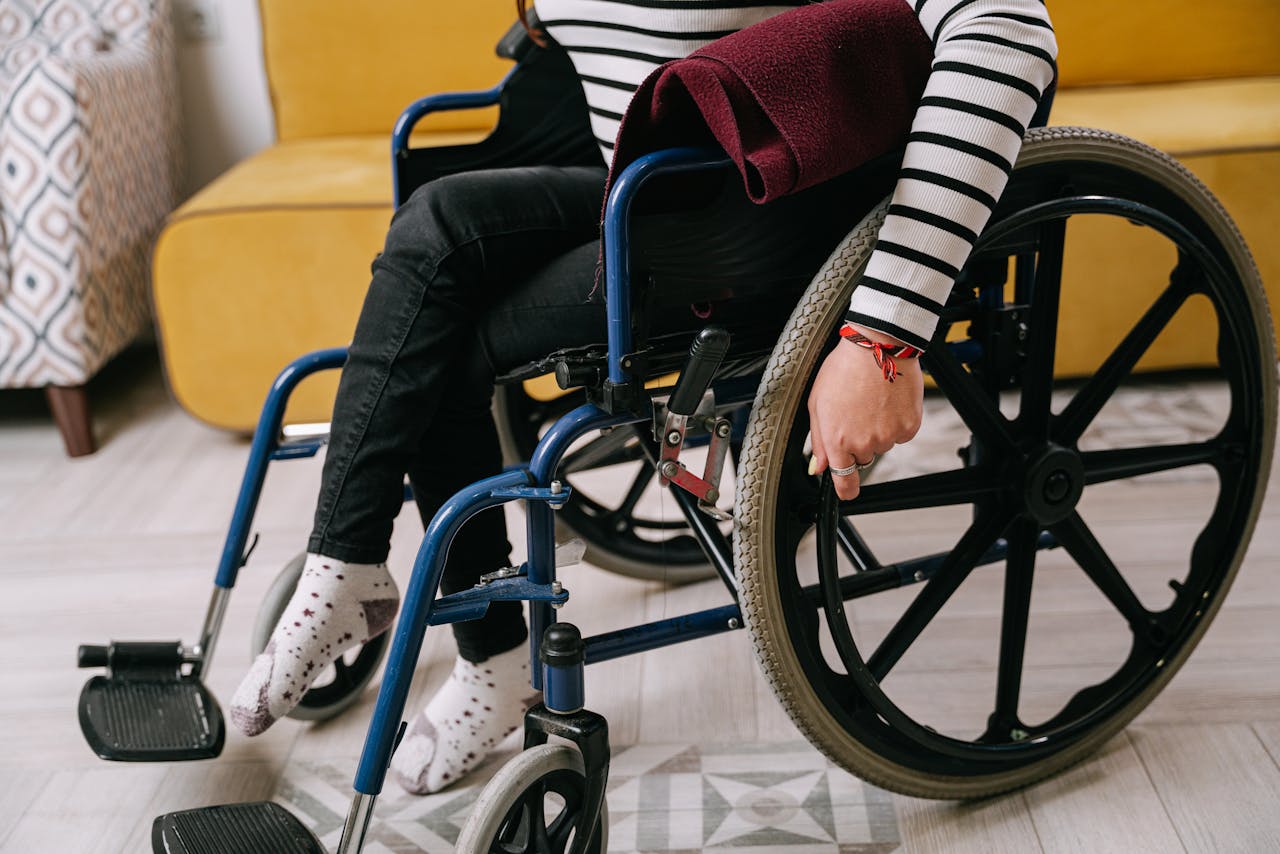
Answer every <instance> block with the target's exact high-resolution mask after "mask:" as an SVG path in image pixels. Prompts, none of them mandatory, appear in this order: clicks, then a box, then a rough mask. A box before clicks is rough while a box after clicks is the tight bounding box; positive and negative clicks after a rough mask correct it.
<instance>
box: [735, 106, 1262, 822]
mask: <svg viewBox="0 0 1280 854" xmlns="http://www.w3.org/2000/svg"><path fill="white" fill-rule="evenodd" d="M1064 157H1073V158H1079V159H1093V160H1103V161H1106V162H1109V163H1115V164H1119V165H1123V166H1125V167H1127V168H1130V169H1133V170H1135V171H1137V172H1140V173H1143V174H1145V175H1147V176H1149V177H1152V178H1155V179H1157V180H1159V181H1160V182H1161V183H1162V184H1164V185H1165V186H1168V187H1176V189H1177V191H1178V194H1179V195H1180V196H1182V197H1183V199H1184V200H1185V201H1186V202H1188V203H1189V204H1190V205H1191V206H1192V207H1193V209H1194V210H1195V211H1196V213H1197V214H1198V215H1199V216H1200V217H1202V218H1203V219H1204V220H1205V221H1206V222H1208V223H1211V224H1212V227H1213V230H1214V232H1215V234H1216V235H1217V237H1218V238H1219V239H1220V240H1221V241H1222V243H1223V245H1224V246H1226V247H1227V248H1228V249H1229V251H1230V253H1231V256H1232V260H1233V261H1234V267H1235V270H1234V272H1235V273H1236V275H1237V276H1238V277H1239V279H1240V281H1241V283H1242V284H1243V286H1244V288H1245V290H1246V293H1247V296H1248V299H1249V301H1250V303H1251V305H1252V309H1253V320H1254V323H1255V324H1256V326H1257V335H1258V340H1259V341H1260V342H1263V344H1264V345H1265V343H1266V342H1271V349H1270V353H1269V354H1268V353H1264V356H1263V362H1264V363H1263V364H1262V365H1261V369H1262V379H1263V388H1264V394H1265V396H1266V400H1265V401H1264V412H1265V413H1266V414H1265V416H1264V418H1265V419H1266V422H1265V430H1264V432H1265V434H1266V438H1265V439H1264V441H1265V443H1266V447H1264V448H1263V454H1262V457H1261V459H1262V461H1263V466H1262V471H1261V473H1260V477H1259V483H1260V484H1261V485H1262V486H1261V487H1260V488H1259V489H1258V490H1257V492H1256V494H1255V496H1254V500H1253V505H1252V507H1251V509H1250V512H1249V521H1248V525H1247V527H1246V532H1245V533H1246V536H1245V537H1244V539H1243V541H1242V542H1243V543H1247V542H1248V541H1249V538H1250V537H1251V536H1252V534H1253V530H1254V528H1255V526H1256V524H1257V519H1258V513H1259V511H1260V510H1261V507H1262V501H1263V498H1264V496H1265V494H1266V489H1265V484H1266V483H1267V477H1268V473H1269V471H1270V467H1271V458H1272V453H1273V451H1274V446H1275V430H1276V407H1277V400H1276V381H1277V380H1276V361H1275V353H1276V349H1275V336H1274V330H1273V327H1272V323H1271V315H1270V311H1269V310H1268V308H1267V303H1266V296H1265V292H1264V291H1263V288H1262V283H1261V281H1260V278H1259V276H1258V271H1257V268H1256V267H1255V265H1254V262H1253V259H1252V257H1251V256H1250V255H1249V252H1248V249H1247V247H1246V246H1245V244H1244V240H1243V238H1241V236H1240V233H1239V231H1238V230H1237V228H1236V226H1235V224H1234V223H1233V222H1232V220H1231V218H1230V216H1228V214H1227V213H1226V211H1225V210H1223V208H1222V205H1221V204H1220V203H1219V202H1218V200H1217V199H1216V198H1215V197H1214V196H1213V195H1212V194H1211V193H1210V192H1209V190H1208V189H1207V188H1206V187H1205V186H1204V185H1203V184H1202V183H1200V181H1199V180H1198V179H1197V178H1195V176H1193V175H1192V174H1191V173H1190V172H1189V171H1188V170H1187V169H1186V167H1184V166H1182V165H1181V164H1179V163H1177V162H1176V161H1175V160H1173V158H1171V157H1169V156H1168V155H1166V154H1163V153H1162V152H1159V151H1157V150H1155V149H1153V148H1151V147H1149V146H1147V145H1144V144H1142V143H1140V142H1137V141H1135V140H1132V139H1129V138H1128V137H1124V136H1121V135H1119V134H1115V133H1111V132H1108V131H1101V130H1094V129H1091V128H1075V127H1051V128H1040V129H1036V130H1032V131H1030V132H1029V133H1028V134H1027V138H1026V143H1025V145H1024V147H1023V150H1022V153H1021V155H1020V156H1019V158H1018V167H1024V166H1031V165H1036V164H1039V163H1045V162H1049V161H1053V160H1057V159H1061V158H1064ZM887 207H888V200H887V199H886V200H885V201H884V202H882V203H881V204H880V205H879V206H878V207H877V208H876V209H875V210H873V211H872V212H871V213H870V214H868V215H867V217H866V218H865V219H863V221H862V222H861V223H859V225H858V227H857V228H855V229H854V230H853V232H851V233H850V234H849V235H848V237H846V238H845V240H844V241H843V242H842V243H841V244H840V246H839V247H837V249H836V250H835V252H834V253H832V255H831V257H830V258H829V259H828V261H827V263H826V264H825V266H824V267H823V268H822V270H821V271H820V272H819V273H818V275H817V276H816V277H815V279H814V281H813V283H812V284H811V285H810V286H809V289H808V290H807V291H806V292H805V294H804V296H803V298H802V299H801V301H800V304H799V305H798V306H797V307H796V310H795V311H794V312H793V314H792V316H791V319H790V320H789V321H788V324H787V327H786V329H785V330H784V331H783V334H782V337H781V339H780V341H779V344H778V346H777V348H776V349H775V350H774V353H773V355H772V357H771V358H770V360H769V363H768V365H767V366H766V368H765V375H764V378H763V380H762V381H761V383H760V390H759V392H758V393H757V396H756V401H755V405H754V406H753V408H752V411H751V419H750V421H749V423H748V425H747V433H746V438H745V441H744V444H743V450H742V461H741V464H740V466H739V481H738V493H737V496H736V500H735V511H736V512H735V517H736V518H737V519H738V526H737V529H736V533H737V536H736V537H735V539H734V562H735V565H736V568H737V572H738V578H739V579H740V584H741V595H742V613H743V617H744V622H745V625H746V628H747V631H748V633H749V635H750V637H751V643H752V647H753V649H754V652H755V656H756V660H757V661H758V662H759V664H760V667H761V668H762V669H763V670H764V674H765V677H766V678H767V680H768V682H769V685H770V687H771V688H772V689H773V692H774V694H775V695H776V696H777V697H778V699H779V701H780V702H781V703H782V705H783V707H784V708H785V710H786V712H787V714H788V715H789V716H790V717H791V720H792V721H793V722H794V723H795V725H796V727H797V728H798V729H799V730H800V731H801V732H802V733H803V734H804V736H805V737H806V738H807V739H808V740H809V741H810V742H811V743H812V744H813V745H814V746H815V747H817V748H818V749H819V750H820V751H821V752H822V753H824V754H825V755H826V756H827V757H828V758H829V759H831V760H832V761H833V762H835V763H836V764H838V765H840V766H841V767H843V768H845V769H847V770H848V771H850V772H852V773H853V774H856V775H857V776H859V777H861V778H863V779H864V780H867V781H868V782H871V783H873V784H875V785H877V786H879V787H881V788H884V789H888V790H890V791H894V792H899V793H901V794H905V795H912V796H915V797H922V798H938V799H966V798H978V797H986V796H989V795H994V794H998V793H1001V792H1005V791H1009V790H1011V789H1016V788H1021V787H1023V786H1027V785H1029V784H1031V783H1034V782H1036V781H1037V780H1040V779H1043V778H1045V777H1048V776H1050V775H1052V774H1055V773H1057V772H1059V771H1061V770H1063V769H1065V768H1068V767H1070V766H1071V765H1074V764H1075V763H1077V762H1079V761H1080V760H1082V759H1084V758H1085V757H1087V756H1088V755H1089V754H1091V753H1093V752H1094V751H1096V750H1097V749H1098V748H1099V747H1101V746H1102V745H1103V744H1104V743H1106V742H1107V741H1108V740H1109V739H1110V738H1111V737H1112V736H1114V735H1115V734H1116V733H1118V732H1119V731H1120V730H1121V729H1123V728H1124V727H1125V726H1126V725H1127V724H1128V723H1129V722H1130V721H1131V720H1133V718H1134V717H1135V716H1136V715H1137V714H1138V713H1139V712H1141V711H1142V709H1143V708H1145V707H1146V706H1147V704H1148V703H1150V702H1151V700H1153V699H1154V698H1155V696H1156V695H1157V694H1158V693H1159V692H1160V691H1161V689H1163V688H1164V686H1165V685H1166V684H1167V683H1168V682H1169V680H1170V679H1172V678H1173V676H1174V674H1175V673H1177V672H1178V668H1179V667H1181V666H1182V664H1183V663H1184V662H1185V661H1186V659H1187V657H1188V656H1189V655H1190V654H1191V651H1192V650H1193V649H1194V648H1195V646H1196V644H1197V643H1198V642H1199V640H1200V638H1201V636H1202V635H1203V634H1204V632H1205V630H1206V629H1207V628H1208V627H1209V625H1210V623H1211V622H1212V619H1213V616H1214V613H1215V612H1216V611H1217V609H1218V607H1219V605H1220V604H1221V602H1222V599H1223V598H1225V596H1226V593H1227V591H1228V590H1229V588H1230V585H1231V581H1232V580H1233V579H1234V577H1235V574H1236V572H1237V571H1238V570H1239V567H1240V563H1241V561H1242V559H1243V557H1244V552H1245V549H1244V548H1243V547H1242V548H1240V550H1239V551H1238V552H1237V554H1236V556H1235V559H1234V561H1233V563H1232V565H1231V567H1230V568H1229V570H1228V573H1227V576H1226V580H1225V582H1224V585H1223V588H1222V594H1221V595H1219V596H1217V597H1216V598H1215V599H1214V600H1213V601H1212V602H1211V603H1210V606H1209V612H1208V614H1207V618H1206V619H1203V620H1202V621H1200V624H1199V626H1198V630H1197V631H1196V632H1195V633H1194V634H1193V635H1192V636H1191V637H1190V638H1189V639H1188V640H1187V642H1186V643H1185V644H1184V645H1183V647H1182V648H1181V649H1180V650H1179V651H1178V653H1177V654H1176V655H1175V656H1174V657H1172V658H1170V659H1169V662H1168V664H1167V666H1166V667H1165V668H1164V671H1163V673H1162V674H1161V675H1160V676H1158V677H1157V678H1156V679H1154V680H1153V681H1152V682H1151V684H1150V685H1149V686H1148V687H1147V689H1146V690H1144V691H1143V692H1142V693H1140V694H1139V695H1138V696H1136V697H1135V698H1134V699H1133V701H1132V702H1131V703H1130V704H1129V705H1128V706H1127V707H1125V708H1124V709H1123V710H1121V711H1120V712H1117V713H1116V714H1115V715H1114V716H1113V717H1111V718H1110V719H1108V720H1107V721H1105V722H1104V723H1103V724H1101V725H1100V726H1099V727H1098V728H1097V729H1096V730H1095V731H1093V732H1091V733H1089V734H1088V735H1086V736H1084V737H1083V738H1081V739H1080V741H1079V742H1077V743H1076V744H1074V745H1070V746H1069V747H1066V748H1064V749H1063V750H1062V751H1061V752H1060V753H1055V754H1053V755H1051V756H1048V757H1046V758H1045V759H1044V760H1042V761H1041V762H1038V763H1032V764H1030V765H1027V766H1024V767H1022V768H1018V769H1014V770H1012V771H1008V772H1004V773H998V774H992V775H989V776H984V777H980V778H974V777H963V776H944V775H933V774H926V773H924V772H920V771H916V770H913V769H910V768H906V767H904V766H902V765H899V764H897V763H893V762H891V761H889V760H886V759H885V758H883V757H881V756H879V755H878V754H876V753H874V752H872V751H871V750H870V749H868V748H866V747H864V746H863V745H861V744H859V743H858V742H856V741H854V740H853V738H852V737H851V736H850V735H849V734H848V733H847V732H846V731H845V730H844V729H843V728H842V727H841V726H840V725H839V724H838V722H837V721H836V720H835V718H833V717H832V716H831V714H830V713H829V712H828V711H827V710H826V709H825V707H824V706H823V705H822V702H821V701H820V700H819V699H818V696H817V694H816V692H815V691H814V690H813V688H812V686H811V685H810V684H809V683H808V681H807V680H806V679H804V678H803V676H802V671H801V666H800V663H799V661H798V659H797V658H796V656H795V653H794V651H793V649H792V647H791V644H790V640H789V637H788V633H787V629H786V625H785V621H784V615H783V613H782V604H781V597H780V595H779V593H778V584H777V565H776V562H775V558H774V534H773V529H774V525H775V523H776V521H777V517H778V515H779V514H778V510H777V507H776V504H775V501H774V499H775V498H776V491H775V487H776V484H777V482H778V479H779V476H780V471H781V465H782V456H783V449H784V448H785V446H786V442H787V436H788V432H789V429H790V426H791V423H792V420H793V418H794V417H795V414H796V412H798V408H799V406H801V405H803V401H802V400H801V399H800V397H801V393H802V392H803V391H804V389H805V387H806V384H805V379H806V377H807V376H808V373H809V371H810V370H812V368H813V366H814V364H815V362H816V360H817V358H818V357H819V355H820V354H821V352H822V349H823V346H824V345H825V344H826V343H827V338H828V332H827V330H830V329H834V328H835V325H836V323H837V322H838V319H839V318H840V317H841V316H843V314H844V311H845V309H846V307H847V305H848V302H849V297H850V295H851V294H852V291H853V288H854V286H855V284H856V281H857V279H858V277H859V276H860V275H861V273H862V271H863V269H864V268H865V266H866V263H867V260H868V258H869V257H870V255H871V250H872V249H873V248H874V246H875V240H876V235H877V233H878V231H879V227H880V224H881V223H882V222H883V220H884V215H885V211H886V209H887ZM1264 349H1265V347H1264Z"/></svg>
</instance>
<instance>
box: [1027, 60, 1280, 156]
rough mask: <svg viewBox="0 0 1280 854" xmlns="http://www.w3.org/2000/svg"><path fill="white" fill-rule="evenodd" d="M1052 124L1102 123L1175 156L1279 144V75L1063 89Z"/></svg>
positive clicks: (1108, 127)
mask: <svg viewBox="0 0 1280 854" xmlns="http://www.w3.org/2000/svg"><path fill="white" fill-rule="evenodd" d="M1052 123H1053V124H1055V125H1084V126H1086V127H1097V128H1106V129H1107V130H1113V131H1116V132H1118V133H1123V134H1125V135H1126V136H1131V137H1133V138H1135V139H1140V140H1142V141H1143V142H1145V143H1148V144H1150V145H1154V146H1155V147H1156V148H1159V149H1162V150H1164V151H1167V152H1168V153H1170V154H1172V155H1174V156H1175V157H1185V156H1188V155H1193V154H1210V153H1215V152H1225V151H1244V150H1249V149H1265V148H1280V76H1275V77H1245V78H1232V79H1223V80H1196V81H1185V82H1180V83H1160V84H1149V85H1142V86H1096V87H1088V88H1074V89H1064V90H1063V91H1061V92H1060V93H1058V96H1057V98H1056V99H1055V100H1054V103H1053V116H1052Z"/></svg>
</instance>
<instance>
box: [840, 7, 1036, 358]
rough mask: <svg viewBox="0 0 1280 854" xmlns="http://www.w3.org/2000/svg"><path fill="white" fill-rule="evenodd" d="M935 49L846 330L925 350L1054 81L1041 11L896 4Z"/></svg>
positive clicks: (1023, 8) (1032, 9) (855, 294)
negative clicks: (913, 17) (851, 326)
mask: <svg viewBox="0 0 1280 854" xmlns="http://www.w3.org/2000/svg"><path fill="white" fill-rule="evenodd" d="M905 1H906V2H909V3H910V4H911V6H912V7H913V8H914V9H915V11H916V14H917V15H919V17H920V22H921V23H922V24H923V25H924V28H925V32H926V33H928V34H929V35H930V36H931V37H932V39H933V44H934V61H933V70H932V72H931V74H930V76H929V80H928V83H927V85H926V86H925V92H924V96H923V97H922V99H921V101H920V105H919V108H918V110H917V111H916V115H915V119H914V120H913V122H912V125H911V134H910V136H909V137H908V141H907V148H906V152H905V154H904V158H903V163H902V170H901V172H900V174H899V176H898V182H897V186H896V187H895V189H894V193H893V199H892V201H891V203H890V208H889V213H888V216H887V218H886V219H885V222H884V225H883V226H882V227H881V229H880V234H879V238H878V241H877V243H876V248H875V251H874V252H873V253H872V255H871V259H870V261H869V262H868V264H867V270H866V274H865V275H864V277H863V279H862V283H861V284H860V285H859V287H858V288H857V290H855V291H854V295H853V299H852V300H851V301H850V304H849V313H848V315H847V319H848V320H849V321H851V322H853V323H856V324H858V325H860V326H865V327H868V328H870V329H874V330H878V331H880V332H884V333H887V334H889V335H892V336H894V337H896V338H899V339H901V340H902V341H905V342H906V343H908V344H911V345H912V346H915V347H919V348H921V349H924V348H925V347H926V346H927V345H928V342H929V339H930V338H931V337H932V336H933V333H934V330H935V328H936V327H937V323H938V314H939V311H940V310H941V308H942V305H943V304H944V303H945V301H946V299H947V295H948V294H949V293H950V292H951V286H952V284H953V283H954V281H955V277H956V276H957V275H958V273H959V270H960V268H961V267H962V266H963V265H964V263H965V261H966V259H967V258H968V257H969V251H970V249H971V248H972V246H973V242H974V240H976V238H977V235H978V233H979V232H981V231H982V228H983V227H984V226H985V225H986V223H987V219H988V218H989V217H990V215H991V212H992V209H993V208H994V207H995V204H996V201H997V200H998V199H999V198H1000V194H1001V193H1002V192H1004V187H1005V184H1006V183H1007V182H1008V178H1009V172H1010V170H1011V169H1012V166H1013V162H1014V160H1015V159H1016V158H1017V156H1018V151H1019V149H1020V148H1021V147H1022V137H1023V133H1024V131H1025V130H1026V127H1027V123H1028V122H1030V120H1031V117H1032V115H1033V114H1034V112H1035V109H1036V106H1037V105H1038V103H1039V100H1040V96H1041V94H1042V93H1043V92H1044V90H1045V88H1046V87H1047V86H1048V85H1049V83H1050V82H1051V81H1052V79H1053V75H1054V69H1055V62H1056V59H1057V42H1056V41H1055V39H1054V34H1053V28H1052V26H1051V25H1050V23H1049V17H1048V13H1047V12H1046V11H1045V7H1044V4H1043V2H1042V0H905Z"/></svg>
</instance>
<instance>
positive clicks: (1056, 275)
mask: <svg viewBox="0 0 1280 854" xmlns="http://www.w3.org/2000/svg"><path fill="white" fill-rule="evenodd" d="M1066 230H1067V221H1066V220H1065V219H1054V220H1050V221H1049V222H1046V223H1045V224H1044V225H1042V226H1041V227H1040V247H1039V252H1038V253H1037V255H1036V272H1035V283H1034V284H1033V286H1032V289H1031V317H1030V318H1029V321H1028V329H1029V332H1028V336H1029V337H1028V343H1027V363H1026V367H1025V368H1024V370H1023V373H1022V403H1021V406H1020V409H1019V412H1018V422H1019V426H1020V427H1021V428H1022V430H1023V431H1024V432H1025V433H1026V434H1027V435H1029V436H1034V437H1035V438H1037V439H1047V438H1049V419H1050V416H1051V415H1052V410H1051V409H1050V403H1051V401H1050V398H1051V397H1052V395H1053V357H1054V350H1055V348H1056V347H1057V343H1058V303H1059V301H1060V292H1061V290H1062V242H1063V239H1064V238H1065V235H1066Z"/></svg>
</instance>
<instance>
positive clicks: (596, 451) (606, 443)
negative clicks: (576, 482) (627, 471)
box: [560, 430, 644, 475]
mask: <svg viewBox="0 0 1280 854" xmlns="http://www.w3.org/2000/svg"><path fill="white" fill-rule="evenodd" d="M632 438H633V437H632V434H631V432H630V431H629V430H611V431H609V432H608V433H605V434H604V435H603V436H600V437H598V438H595V439H592V440H591V441H590V442H588V443H587V444H585V445H583V446H582V447H581V448H578V449H577V450H576V451H573V452H572V453H569V454H565V457H564V461H563V462H562V463H561V464H560V472H561V473H562V474H566V475H568V474H575V473H577V472H580V471H586V470H587V469H595V468H604V467H605V466H612V465H617V464H618V463H626V462H631V461H632V460H638V459H640V458H641V457H642V456H644V451H643V450H641V449H640V448H639V447H638V446H631V447H628V445H627V443H628V442H629V441H630V440H631V439H632Z"/></svg>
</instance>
